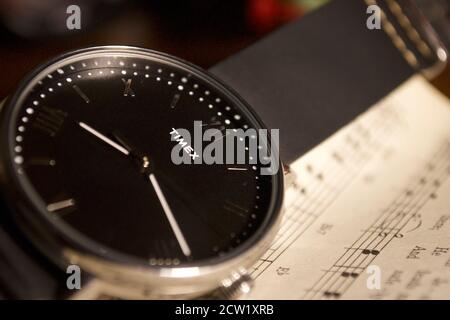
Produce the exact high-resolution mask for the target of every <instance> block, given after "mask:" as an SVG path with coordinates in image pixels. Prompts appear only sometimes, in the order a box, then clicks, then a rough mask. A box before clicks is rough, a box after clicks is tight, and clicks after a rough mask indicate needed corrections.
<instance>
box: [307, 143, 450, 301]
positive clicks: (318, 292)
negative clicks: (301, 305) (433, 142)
mask: <svg viewBox="0 0 450 320" xmlns="http://www.w3.org/2000/svg"><path fill="white" fill-rule="evenodd" d="M449 160H450V142H449V141H445V142H444V143H443V144H441V146H440V148H439V149H438V151H437V152H436V153H435V154H434V155H433V156H432V157H431V160H430V161H429V162H428V163H433V164H434V165H433V166H430V165H429V164H426V165H425V166H424V168H422V170H421V171H420V174H419V175H417V177H414V179H413V183H412V184H413V185H414V187H413V188H411V189H409V190H408V191H403V192H402V193H400V194H399V195H398V196H397V197H396V198H395V199H394V200H393V201H392V202H391V203H390V204H389V206H388V207H387V208H386V209H384V210H382V213H381V215H379V216H378V218H377V219H375V221H374V222H373V223H372V225H371V226H370V227H369V228H367V229H365V230H364V231H363V232H362V233H361V234H360V236H359V237H358V239H357V240H356V241H354V243H353V244H352V246H350V247H347V248H345V250H344V253H343V254H342V255H341V256H340V257H339V258H338V259H337V260H336V262H335V263H334V264H333V266H332V267H331V268H329V269H327V270H326V271H324V273H323V274H322V276H321V277H320V278H319V279H318V280H317V281H316V282H315V283H314V285H313V286H312V287H311V288H310V289H308V290H306V293H305V295H304V298H305V299H314V298H319V297H320V298H335V299H336V298H340V297H341V296H342V294H344V293H345V292H346V291H347V290H348V288H350V286H351V285H352V284H353V283H354V281H355V280H356V278H357V277H358V276H359V274H360V273H359V274H352V276H348V275H347V274H348V273H349V270H350V269H354V270H356V269H355V268H358V269H360V270H365V269H366V268H367V267H368V266H369V265H370V264H371V263H372V262H373V260H375V259H376V257H377V256H378V255H379V254H380V253H381V252H382V250H383V249H384V248H386V246H387V245H389V244H390V243H391V241H392V240H393V239H395V238H397V237H398V236H399V235H401V232H403V231H404V229H405V227H406V226H407V225H408V223H409V222H410V221H411V220H412V219H414V218H416V217H417V216H418V213H419V212H420V210H421V209H422V208H423V207H424V206H425V205H426V204H427V203H428V202H429V201H430V199H431V197H430V195H431V194H435V192H436V191H437V190H438V189H439V187H440V186H441V183H435V181H444V180H446V179H448V178H449V176H450V172H449V167H448V163H449ZM422 172H426V174H425V175H424V174H423V173H422ZM392 230H397V231H396V232H392ZM380 237H381V240H380ZM377 240H378V241H377ZM368 241H369V242H368ZM367 242H368V243H367ZM355 254H356V256H355ZM351 259H353V260H352V261H351V262H349V261H350V260H351ZM336 268H337V270H336ZM345 273H347V274H345ZM344 274H345V275H344Z"/></svg>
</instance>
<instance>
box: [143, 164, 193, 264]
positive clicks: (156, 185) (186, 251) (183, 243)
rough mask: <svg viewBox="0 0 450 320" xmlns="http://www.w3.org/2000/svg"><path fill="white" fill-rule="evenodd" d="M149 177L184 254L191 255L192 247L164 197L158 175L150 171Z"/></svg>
mask: <svg viewBox="0 0 450 320" xmlns="http://www.w3.org/2000/svg"><path fill="white" fill-rule="evenodd" d="M148 177H149V179H150V182H151V183H152V186H153V188H154V189H155V192H156V195H157V196H158V199H159V202H160V203H161V206H162V208H163V211H164V213H165V214H166V217H167V220H169V224H170V227H171V228H172V231H173V233H174V234H175V237H176V238H177V241H178V244H179V245H180V248H181V251H183V254H184V255H185V256H186V257H189V256H190V255H191V249H190V248H189V246H188V244H187V242H186V239H185V238H184V236H183V233H182V232H181V229H180V227H179V226H178V223H177V221H176V220H175V217H174V215H173V213H172V210H171V209H170V206H169V204H168V203H167V200H166V198H165V197H164V194H163V192H162V190H161V188H160V187H159V183H158V180H156V177H155V175H154V174H153V173H150V174H149V176H148Z"/></svg>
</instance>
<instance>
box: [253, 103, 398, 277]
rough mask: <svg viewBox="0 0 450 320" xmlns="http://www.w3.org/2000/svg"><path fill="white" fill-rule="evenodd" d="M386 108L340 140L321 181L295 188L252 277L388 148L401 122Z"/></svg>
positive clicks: (272, 260) (298, 235)
mask: <svg viewBox="0 0 450 320" xmlns="http://www.w3.org/2000/svg"><path fill="white" fill-rule="evenodd" d="M385 109H386V108H384V109H383V108H381V109H380V110H379V112H376V113H372V114H368V116H366V117H365V118H362V119H361V118H359V119H358V120H357V121H358V122H357V123H356V124H355V126H354V127H352V128H351V130H349V131H350V132H349V133H347V134H346V135H345V137H344V141H343V142H342V141H341V146H340V148H339V154H337V153H336V152H334V153H332V154H331V157H332V159H331V161H326V162H325V164H324V165H323V166H322V168H321V170H320V171H319V172H321V173H322V175H321V177H320V179H319V178H318V179H315V180H314V182H313V183H311V184H308V190H306V191H305V190H303V189H302V188H301V187H298V186H297V187H296V188H295V191H296V192H297V199H296V200H295V201H294V202H293V203H292V204H290V205H289V207H288V208H287V210H286V212H285V217H284V219H283V223H282V226H281V229H280V232H279V233H278V234H277V236H276V238H275V241H274V243H273V244H272V246H271V249H270V250H269V251H268V252H267V253H266V254H265V255H264V256H263V257H262V259H261V260H260V261H259V262H258V263H257V264H256V265H255V266H254V269H253V270H252V271H251V274H252V276H253V277H255V278H257V277H259V276H260V275H262V274H263V273H264V271H266V270H267V268H268V267H269V266H270V265H271V264H272V263H273V262H274V261H276V260H277V259H278V258H279V257H280V256H281V255H282V254H283V253H284V252H285V251H286V250H287V249H288V248H289V247H290V246H291V245H292V244H293V243H294V242H295V241H296V240H297V239H298V238H299V237H300V236H301V235H302V234H303V233H304V232H305V231H307V230H308V229H309V227H310V226H311V225H312V224H313V223H314V222H315V221H316V220H317V218H318V217H320V216H321V214H322V213H323V212H325V211H326V209H327V208H328V207H329V206H330V205H331V204H332V203H333V202H334V200H335V199H336V198H337V197H338V196H339V195H340V194H341V193H342V192H343V191H344V190H345V189H346V187H348V186H349V185H350V184H351V183H352V181H353V180H354V179H355V178H356V176H357V175H358V174H359V173H360V172H361V171H362V169H363V168H364V167H365V165H366V164H367V163H368V160H369V159H371V158H373V157H375V155H377V154H379V152H380V151H381V150H382V149H383V148H384V147H386V143H385V141H386V140H388V139H387V138H388V137H389V136H391V135H392V134H393V131H394V130H395V129H397V128H398V126H399V124H400V125H401V124H402V123H400V122H401V119H400V118H399V116H398V114H397V113H396V112H392V111H391V112H386V110H385ZM311 170H312V168H311V167H308V165H307V170H306V171H307V172H308V173H309V174H310V175H312V174H313V173H312V172H311ZM329 177H331V178H329Z"/></svg>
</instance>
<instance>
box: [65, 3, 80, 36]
mask: <svg viewBox="0 0 450 320" xmlns="http://www.w3.org/2000/svg"><path fill="white" fill-rule="evenodd" d="M66 13H67V14H68V15H69V16H68V17H67V19H66V27H67V29H69V30H80V29H81V9H80V7H79V6H77V5H74V4H72V5H70V6H68V7H67V9H66Z"/></svg>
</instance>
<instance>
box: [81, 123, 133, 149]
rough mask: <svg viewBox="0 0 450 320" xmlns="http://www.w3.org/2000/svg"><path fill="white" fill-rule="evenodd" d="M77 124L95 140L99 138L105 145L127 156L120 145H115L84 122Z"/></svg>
mask: <svg viewBox="0 0 450 320" xmlns="http://www.w3.org/2000/svg"><path fill="white" fill-rule="evenodd" d="M78 124H79V125H80V127H81V128H83V129H84V130H86V131H87V132H89V133H90V134H92V135H94V136H96V137H97V138H99V139H100V140H102V141H103V142H106V143H107V144H109V145H110V146H111V147H113V148H115V149H116V150H118V151H120V152H122V153H123V154H125V155H127V156H128V155H129V154H130V152H129V151H128V150H127V149H125V148H124V147H122V146H121V145H119V144H117V143H116V142H114V141H112V140H111V139H109V138H108V137H106V136H105V135H103V134H101V133H100V132H98V131H97V130H95V129H93V128H92V127H90V126H88V125H87V124H86V123H84V122H78Z"/></svg>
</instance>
